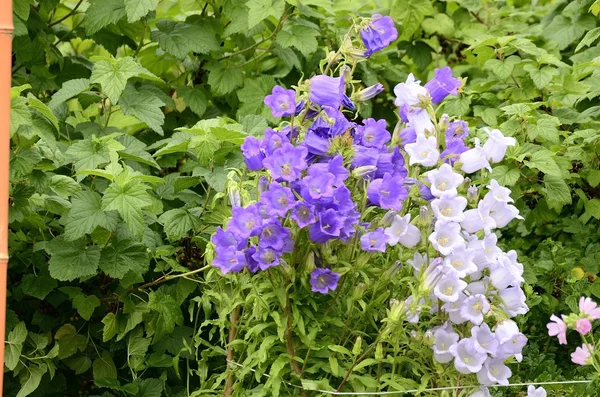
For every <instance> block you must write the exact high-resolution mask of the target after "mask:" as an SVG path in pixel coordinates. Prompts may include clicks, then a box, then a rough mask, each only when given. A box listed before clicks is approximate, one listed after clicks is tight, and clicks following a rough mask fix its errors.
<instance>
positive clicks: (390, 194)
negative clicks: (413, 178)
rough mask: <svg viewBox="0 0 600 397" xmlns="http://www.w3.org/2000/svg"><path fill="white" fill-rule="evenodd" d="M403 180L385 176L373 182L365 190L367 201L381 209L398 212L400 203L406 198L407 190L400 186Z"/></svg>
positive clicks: (400, 206) (388, 175) (398, 177)
mask: <svg viewBox="0 0 600 397" xmlns="http://www.w3.org/2000/svg"><path fill="white" fill-rule="evenodd" d="M403 179H404V178H402V177H401V176H392V175H390V174H385V175H384V176H383V178H380V179H375V180H373V181H372V182H371V183H370V184H369V187H368V188H367V196H368V197H369V201H370V202H371V203H373V204H375V205H377V206H379V207H381V208H383V209H392V210H396V211H400V210H401V209H402V201H404V200H406V198H407V197H408V190H407V189H406V188H405V187H404V186H402V182H403Z"/></svg>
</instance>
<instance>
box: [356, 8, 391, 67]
mask: <svg viewBox="0 0 600 397" xmlns="http://www.w3.org/2000/svg"><path fill="white" fill-rule="evenodd" d="M371 18H372V20H371V23H370V24H369V25H367V26H365V27H364V28H362V29H361V31H360V37H361V38H362V41H363V43H364V44H365V47H366V48H367V51H365V56H367V57H368V56H371V55H372V54H373V53H374V52H377V51H381V50H383V49H384V48H385V47H387V46H388V45H390V43H391V42H392V41H394V40H396V39H397V38H398V31H397V30H396V26H395V25H394V21H393V20H392V18H391V17H389V16H385V17H384V16H381V15H379V14H373V15H372V16H371Z"/></svg>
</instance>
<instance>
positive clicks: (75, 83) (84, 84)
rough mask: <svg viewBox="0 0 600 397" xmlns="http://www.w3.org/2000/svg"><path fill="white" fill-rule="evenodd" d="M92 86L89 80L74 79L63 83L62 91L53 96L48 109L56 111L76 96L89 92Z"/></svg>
mask: <svg viewBox="0 0 600 397" xmlns="http://www.w3.org/2000/svg"><path fill="white" fill-rule="evenodd" d="M89 86H90V80H89V79H73V80H69V81H66V82H64V83H63V85H62V87H61V88H60V90H58V91H56V92H55V93H54V94H53V95H52V99H51V100H50V102H48V107H49V108H50V109H53V110H54V109H56V108H58V107H59V106H60V105H62V104H63V103H65V101H68V100H69V99H71V98H73V97H74V96H76V95H79V94H81V93H82V92H83V91H85V90H87V89H88V88H89Z"/></svg>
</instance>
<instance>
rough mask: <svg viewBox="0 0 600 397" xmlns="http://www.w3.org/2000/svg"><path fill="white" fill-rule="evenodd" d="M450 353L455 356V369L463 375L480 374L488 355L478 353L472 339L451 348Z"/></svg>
mask: <svg viewBox="0 0 600 397" xmlns="http://www.w3.org/2000/svg"><path fill="white" fill-rule="evenodd" d="M450 352H451V353H452V355H453V356H454V367H455V368H456V370H457V371H458V372H460V373H461V374H474V373H476V372H479V370H481V367H482V366H483V363H484V362H485V360H486V359H487V354H485V353H480V352H478V351H477V350H476V349H475V346H474V342H473V340H472V339H470V338H465V339H462V340H461V341H460V342H458V343H457V344H455V345H454V346H452V347H450Z"/></svg>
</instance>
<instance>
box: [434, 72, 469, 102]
mask: <svg viewBox="0 0 600 397" xmlns="http://www.w3.org/2000/svg"><path fill="white" fill-rule="evenodd" d="M461 85H462V82H461V81H460V80H459V79H457V78H456V77H453V76H452V69H450V67H449V66H446V67H443V68H441V69H435V77H434V78H433V79H431V80H429V81H428V82H427V84H425V88H427V90H428V91H429V95H431V102H433V103H440V102H442V101H443V100H444V99H445V98H446V97H447V96H448V95H454V96H456V95H458V88H459V87H460V86H461Z"/></svg>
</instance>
